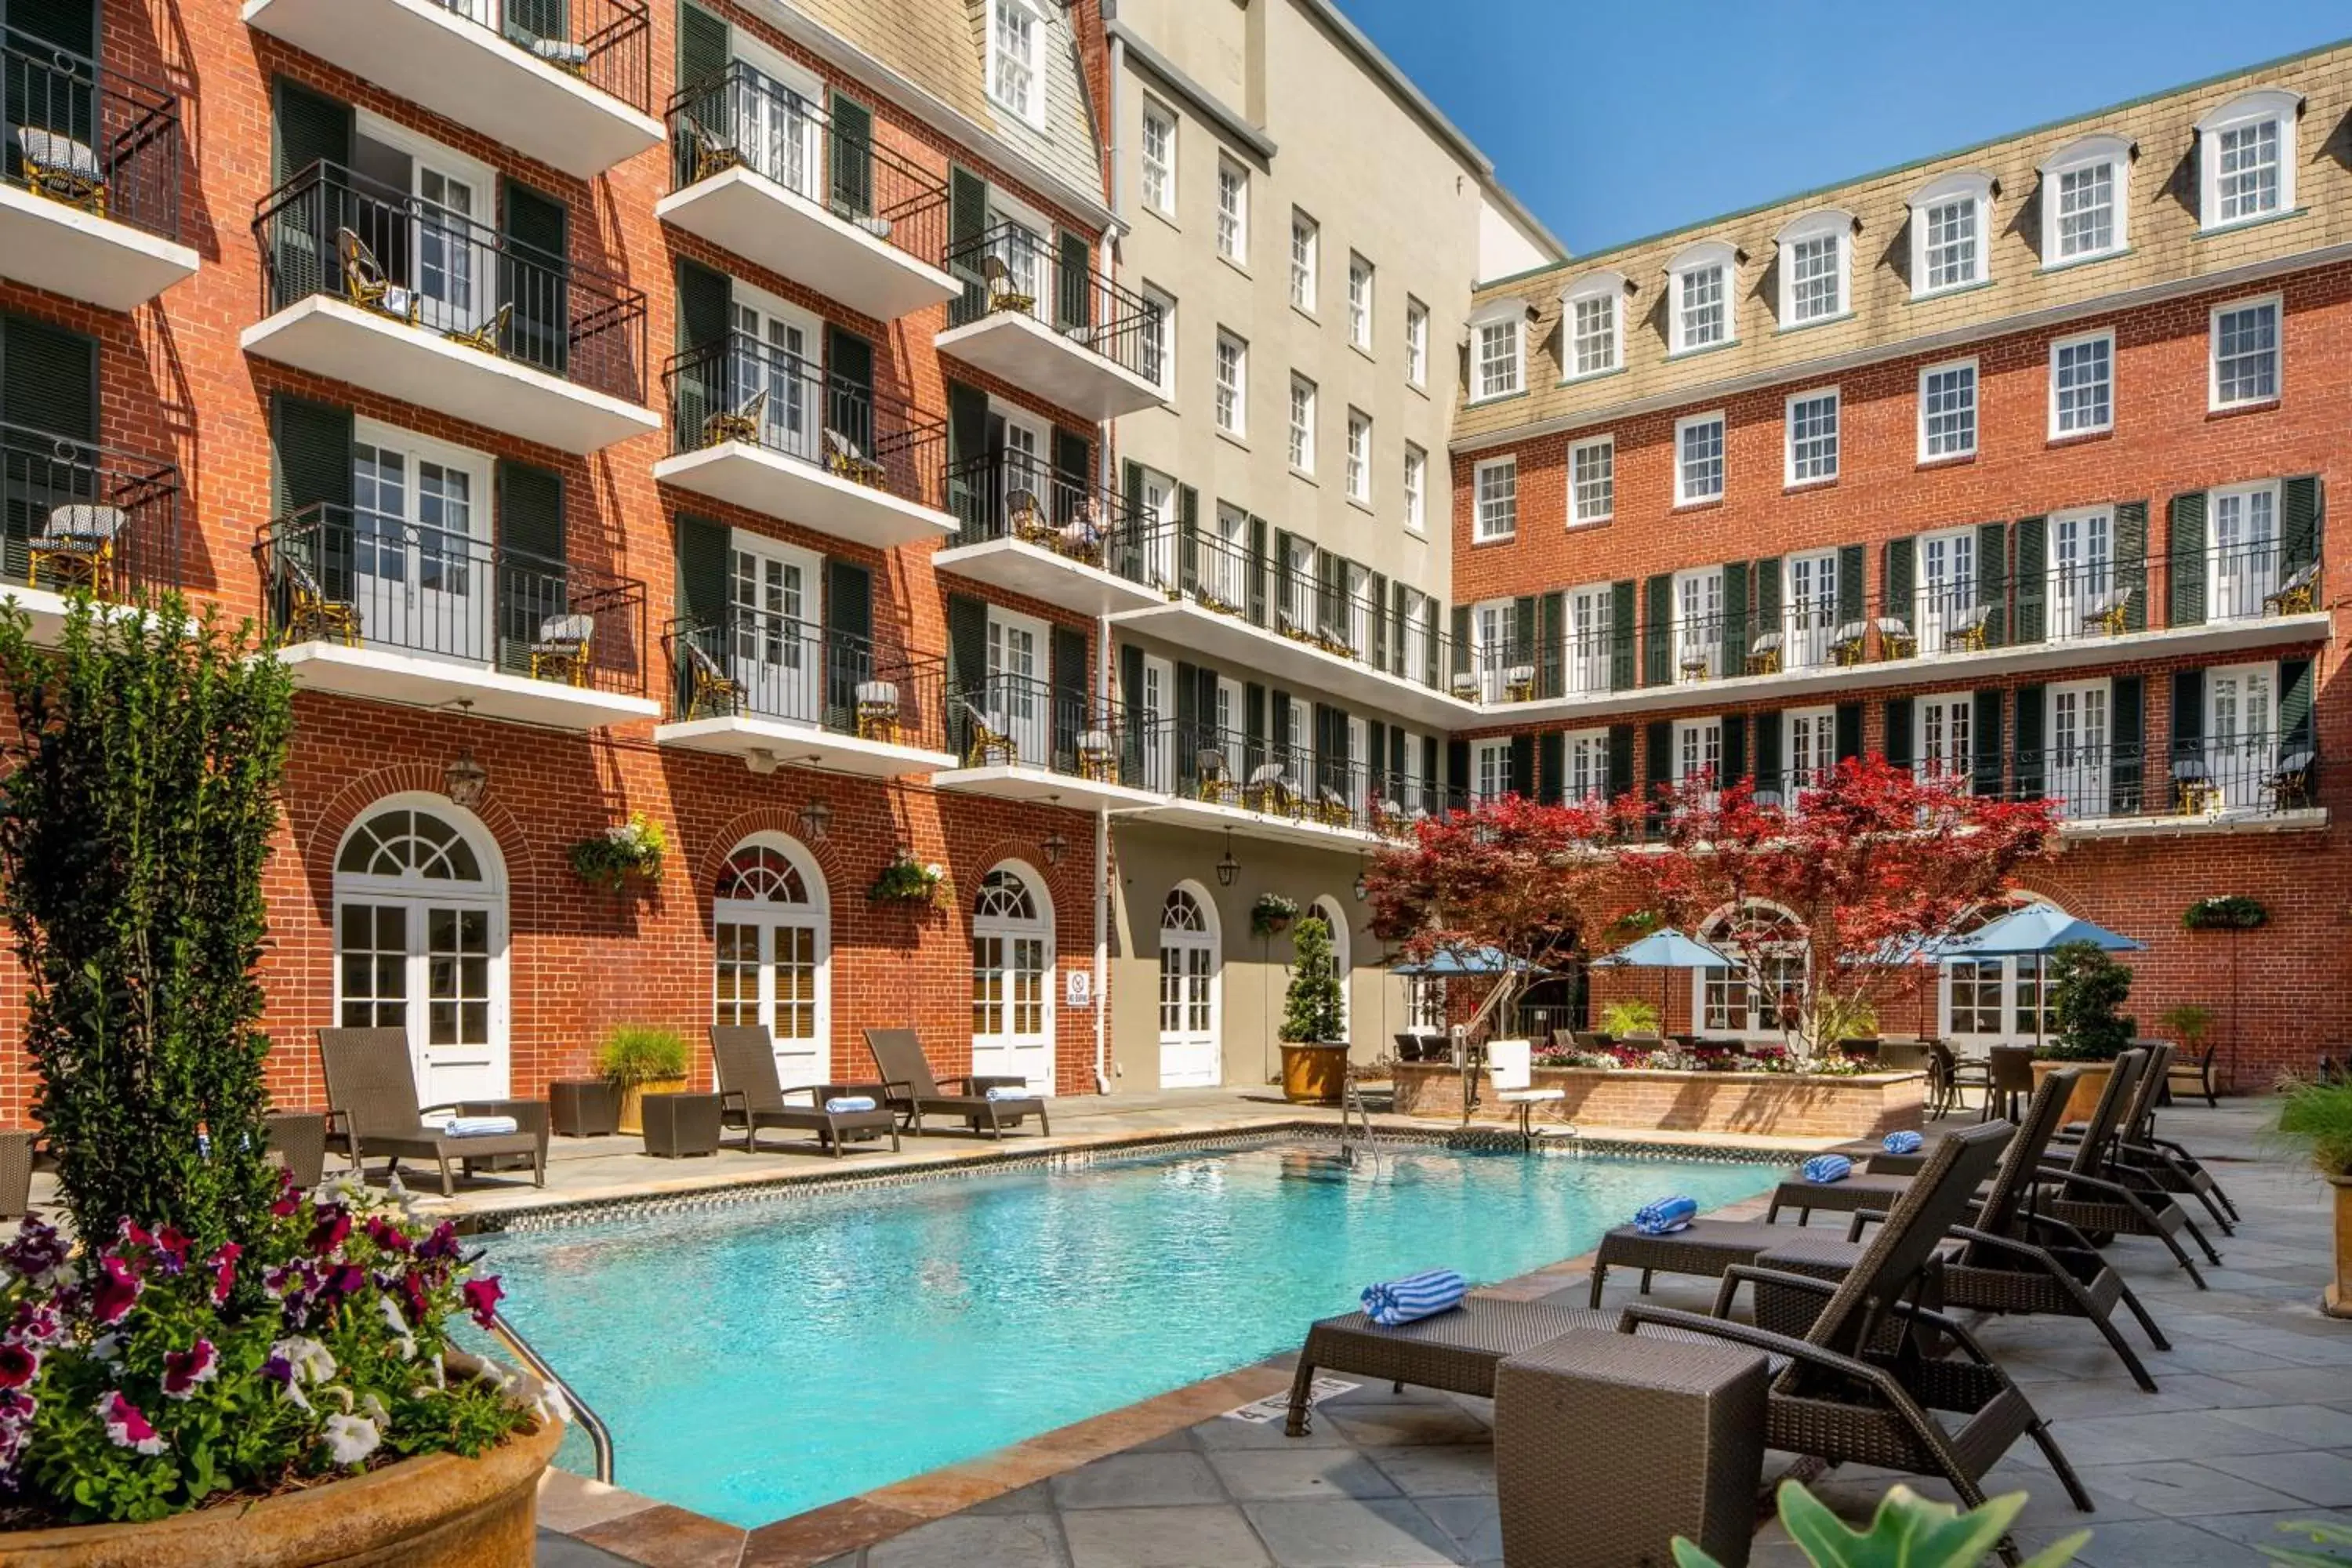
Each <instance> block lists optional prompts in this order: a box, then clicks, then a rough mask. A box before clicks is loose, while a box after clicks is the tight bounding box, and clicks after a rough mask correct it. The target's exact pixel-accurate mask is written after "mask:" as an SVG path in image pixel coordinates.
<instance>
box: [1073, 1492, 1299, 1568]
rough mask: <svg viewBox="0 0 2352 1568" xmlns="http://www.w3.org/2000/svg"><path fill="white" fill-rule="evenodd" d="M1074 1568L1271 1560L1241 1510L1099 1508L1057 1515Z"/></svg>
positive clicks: (1218, 1565) (1243, 1564)
mask: <svg viewBox="0 0 2352 1568" xmlns="http://www.w3.org/2000/svg"><path fill="white" fill-rule="evenodd" d="M1062 1531H1063V1534H1064V1536H1065V1537H1066V1540H1067V1541H1068V1542H1069V1548H1070V1561H1071V1563H1072V1564H1073V1565H1074V1568H1224V1565H1225V1564H1228V1563H1230V1564H1232V1565H1233V1568H1251V1565H1252V1564H1258V1565H1260V1568H1263V1565H1265V1564H1268V1563H1272V1561H1273V1559H1272V1558H1270V1557H1268V1556H1267V1555H1266V1553H1265V1547H1264V1546H1262V1545H1260V1544H1259V1542H1258V1538H1257V1534H1256V1532H1255V1531H1253V1530H1251V1529H1250V1525H1249V1521H1248V1520H1246V1519H1244V1518H1243V1517H1242V1510H1240V1509H1238V1508H1235V1507H1234V1506H1233V1505H1231V1504H1226V1505H1223V1506H1222V1507H1215V1508H1102V1509H1087V1510H1081V1511H1079V1512H1076V1513H1069V1514H1065V1515H1063V1516H1062Z"/></svg>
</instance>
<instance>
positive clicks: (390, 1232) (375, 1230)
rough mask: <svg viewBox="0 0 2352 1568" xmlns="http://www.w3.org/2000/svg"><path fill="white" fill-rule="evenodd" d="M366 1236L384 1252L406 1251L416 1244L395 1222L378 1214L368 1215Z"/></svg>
mask: <svg viewBox="0 0 2352 1568" xmlns="http://www.w3.org/2000/svg"><path fill="white" fill-rule="evenodd" d="M367 1237H368V1239H369V1240H370V1241H373V1242H374V1243H375V1244H376V1246H377V1247H381V1248H382V1249H383V1250H384V1251H386V1252H406V1251H408V1250H409V1249H410V1248H411V1247H415V1245H416V1244H415V1242H413V1241H411V1240H410V1239H409V1238H408V1233H407V1232H406V1231H404V1230H403V1229H401V1228H400V1226H399V1224H398V1223H397V1222H395V1221H394V1220H391V1219H388V1218H386V1217H385V1216H384V1215H380V1214H372V1215H368V1218H367Z"/></svg>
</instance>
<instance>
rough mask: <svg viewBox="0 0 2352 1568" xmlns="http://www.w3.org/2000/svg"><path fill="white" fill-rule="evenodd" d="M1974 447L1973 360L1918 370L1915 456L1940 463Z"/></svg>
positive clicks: (1969, 454) (1967, 453) (1969, 453)
mask: <svg viewBox="0 0 2352 1568" xmlns="http://www.w3.org/2000/svg"><path fill="white" fill-rule="evenodd" d="M1976 449H1977V362H1976V361H1974V360H1972V359H1964V360H1955V361H1953V362H1952V363H1949V364H1931V365H1929V366H1928V367H1927V369H1925V370H1923V371H1921V372H1920V373H1919V460H1920V461H1921V462H1923V463H1940V462H1942V461H1944V460H1945V459H1946V458H1969V457H1974V456H1975V455H1976Z"/></svg>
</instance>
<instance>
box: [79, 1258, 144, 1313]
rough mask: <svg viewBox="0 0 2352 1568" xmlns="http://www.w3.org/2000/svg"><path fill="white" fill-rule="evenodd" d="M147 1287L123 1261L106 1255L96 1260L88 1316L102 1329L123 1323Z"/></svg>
mask: <svg viewBox="0 0 2352 1568" xmlns="http://www.w3.org/2000/svg"><path fill="white" fill-rule="evenodd" d="M146 1288H147V1287H146V1285H145V1284H144V1283H143V1282H142V1280H141V1279H140V1278H139V1276H138V1275H136V1274H133V1273H132V1272H131V1270H130V1268H128V1267H126V1266H125V1265H124V1263H123V1261H122V1259H121V1258H116V1257H114V1256H112V1255H111V1254H109V1255H108V1256H106V1257H104V1258H100V1259H99V1277H98V1281H97V1283H96V1284H95V1285H94V1286H92V1288H91V1290H90V1300H89V1315H90V1316H91V1317H92V1318H93V1319H95V1320H96V1321H98V1322H99V1323H100V1325H101V1326H106V1325H111V1324H114V1323H119V1322H121V1321H122V1320H123V1318H124V1316H125V1315H126V1314H128V1313H129V1312H130V1310H131V1306H132V1304H133V1303H135V1302H136V1301H137V1300H139V1292H140V1291H142V1290H143V1289H146Z"/></svg>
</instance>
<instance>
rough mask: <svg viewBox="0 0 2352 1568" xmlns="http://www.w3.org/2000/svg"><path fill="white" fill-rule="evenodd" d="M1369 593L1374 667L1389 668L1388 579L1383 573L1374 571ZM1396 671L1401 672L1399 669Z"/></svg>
mask: <svg viewBox="0 0 2352 1568" xmlns="http://www.w3.org/2000/svg"><path fill="white" fill-rule="evenodd" d="M1368 586H1369V588H1370V594H1371V600H1372V604H1371V616H1370V620H1371V623H1372V648H1371V660H1372V668H1374V669H1387V668H1389V647H1390V637H1389V580H1388V576H1387V574H1385V573H1381V572H1375V573H1373V574H1371V578H1370V583H1369V584H1368ZM1396 673H1399V674H1402V670H1399V671H1397V672H1396Z"/></svg>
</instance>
